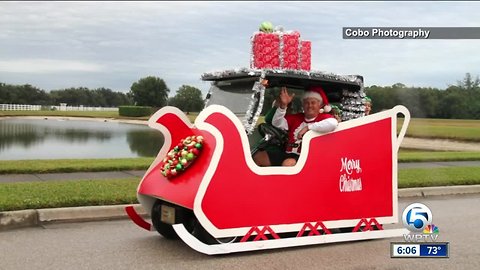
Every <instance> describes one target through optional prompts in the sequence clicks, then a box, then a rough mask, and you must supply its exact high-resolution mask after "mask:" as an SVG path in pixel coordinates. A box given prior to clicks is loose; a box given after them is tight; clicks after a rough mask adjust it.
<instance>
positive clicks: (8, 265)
mask: <svg viewBox="0 0 480 270" xmlns="http://www.w3.org/2000/svg"><path fill="white" fill-rule="evenodd" d="M414 202H419V203H423V204H425V205H427V206H428V207H429V208H430V209H431V211H432V215H433V223H434V224H435V225H436V226H437V227H438V228H439V231H440V232H439V236H438V239H437V242H449V243H450V252H449V255H450V257H449V258H391V257H390V243H391V242H404V239H403V237H398V238H387V239H379V240H368V241H357V242H348V243H335V244H325V245H313V246H308V247H297V248H284V249H274V250H265V251H255V252H245V253H237V254H230V255H221V256H207V255H204V254H201V253H198V252H196V251H194V250H193V249H191V248H190V247H189V246H187V245H186V244H184V243H183V242H182V241H180V240H178V241H171V240H167V239H165V238H163V237H161V236H160V235H158V234H157V233H156V232H148V231H145V230H143V229H140V228H139V227H137V226H136V225H134V224H133V223H132V222H130V221H129V220H117V221H102V222H83V223H68V224H49V225H44V226H41V227H32V228H24V229H17V230H12V231H4V232H1V231H0V269H2V270H3V269H4V270H14V269H15V270H16V269H72V270H82V269H115V270H122V269H138V270H141V269H156V270H161V269H188V270H191V269H198V270H203V269H205V270H214V269H292V270H293V269H307V270H309V269H312V270H318V269H392V270H394V269H461V270H470V269H472V270H473V269H475V270H477V269H480V250H479V248H478V239H480V235H479V230H478V228H479V227H480V208H479V207H472V205H476V204H478V202H479V195H478V194H476V195H468V196H467V195H462V196H440V197H427V198H404V199H400V200H399V207H398V209H399V214H400V215H401V214H402V212H403V209H405V207H406V206H407V205H409V204H410V203H414ZM391 226H392V227H393V228H402V222H401V218H400V222H399V223H397V224H394V225H391ZM385 228H387V226H385ZM389 228H391V227H389ZM387 229H388V228H387Z"/></svg>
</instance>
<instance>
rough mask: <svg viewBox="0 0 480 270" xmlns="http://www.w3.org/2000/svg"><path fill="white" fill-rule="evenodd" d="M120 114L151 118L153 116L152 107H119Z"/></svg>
mask: <svg viewBox="0 0 480 270" xmlns="http://www.w3.org/2000/svg"><path fill="white" fill-rule="evenodd" d="M118 114H119V115H120V116H131V117H140V116H149V115H151V114H152V107H148V106H119V107H118Z"/></svg>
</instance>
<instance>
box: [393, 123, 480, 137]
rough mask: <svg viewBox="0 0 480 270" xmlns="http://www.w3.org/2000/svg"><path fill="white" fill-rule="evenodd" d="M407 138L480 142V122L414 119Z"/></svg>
mask: <svg viewBox="0 0 480 270" xmlns="http://www.w3.org/2000/svg"><path fill="white" fill-rule="evenodd" d="M401 122H402V121H399V125H398V126H399V127H400V126H401ZM406 136H408V137H417V138H435V139H450V140H460V141H472V142H480V120H462V119H427V118H413V119H411V121H410V125H409V126H408V129H407V134H406Z"/></svg>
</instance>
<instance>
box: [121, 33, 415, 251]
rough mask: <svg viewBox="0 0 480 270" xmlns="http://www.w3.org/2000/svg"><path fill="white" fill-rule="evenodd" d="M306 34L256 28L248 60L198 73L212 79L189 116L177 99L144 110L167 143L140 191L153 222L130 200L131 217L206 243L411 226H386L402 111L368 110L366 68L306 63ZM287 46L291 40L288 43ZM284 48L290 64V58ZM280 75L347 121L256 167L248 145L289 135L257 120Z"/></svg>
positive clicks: (249, 245)
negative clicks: (315, 91)
mask: <svg viewBox="0 0 480 270" xmlns="http://www.w3.org/2000/svg"><path fill="white" fill-rule="evenodd" d="M259 36H264V37H266V38H267V39H270V41H265V38H259ZM292 36H293V37H292ZM289 38H293V40H294V41H295V40H296V42H293V43H292V44H293V45H292V44H291V42H290V41H289ZM259 40H260V41H259ZM272 40H274V41H275V42H273V43H272ZM276 41H278V43H276ZM259 43H260V45H262V44H263V45H262V46H263V47H262V48H260V49H258V46H260V45H259ZM302 43H304V42H303V41H301V40H300V35H299V34H298V33H297V32H295V33H294V34H292V33H290V32H285V31H275V32H271V33H265V32H257V33H255V34H254V35H253V37H252V59H251V66H250V67H249V68H242V69H234V70H224V71H219V72H211V73H205V74H203V75H202V79H203V80H205V81H210V82H211V88H210V90H209V93H208V95H207V98H206V102H205V108H204V109H203V110H202V111H201V112H200V113H199V115H198V116H197V117H196V119H195V121H194V123H192V122H191V121H190V120H189V119H188V117H187V116H186V115H185V114H184V113H183V112H182V111H180V110H179V109H178V108H175V107H164V108H161V109H160V110H159V111H157V112H156V113H155V114H154V115H152V116H151V118H150V120H149V126H150V127H152V128H154V129H157V130H158V131H159V132H161V133H162V134H163V135H164V139H165V143H164V145H163V147H162V148H161V150H160V152H159V154H158V156H157V158H156V159H155V161H154V162H153V163H152V165H151V166H150V168H149V169H148V170H147V172H146V173H145V175H144V177H143V179H142V181H141V183H140V185H139V186H138V190H137V197H138V201H139V202H140V203H141V205H142V206H143V208H144V209H145V210H146V211H147V213H149V214H150V216H151V224H150V222H148V221H147V220H145V219H143V218H142V217H141V216H139V215H138V214H137V213H136V212H135V210H134V208H133V207H131V206H130V207H127V208H126V211H127V213H128V215H129V216H130V218H131V219H132V220H133V221H134V222H135V223H136V224H137V225H139V226H141V227H143V228H145V229H147V230H156V231H157V232H159V233H160V234H161V235H163V236H164V237H166V238H181V239H182V240H183V241H184V242H185V243H187V244H188V245H189V246H190V247H192V248H193V249H195V250H197V251H199V252H202V253H205V254H222V253H232V252H240V251H251V250H261V249H271V248H283V247H292V246H304V245H314V244H321V243H331V242H342V241H355V240H362V239H375V238H385V237H396V236H401V235H402V234H404V233H406V231H405V229H401V228H398V229H385V228H384V225H386V224H395V223H397V222H398V205H397V199H398V196H397V152H398V149H399V147H400V143H401V141H402V139H403V137H404V135H405V132H406V129H407V126H408V123H409V119H410V116H409V112H408V110H407V109H406V108H405V107H403V106H396V107H394V108H392V109H390V110H386V111H382V112H378V113H374V114H371V115H368V116H365V114H364V111H365V108H364V105H363V104H364V98H365V93H364V91H363V77H362V76H359V75H349V76H341V75H336V74H331V73H325V72H319V71H312V70H310V64H309V63H310V56H309V55H310V52H309V50H307V49H305V47H309V46H308V45H304V46H305V47H301V46H300V44H302ZM265 44H267V45H271V46H272V48H270V49H269V50H267V54H266V55H267V56H268V55H270V56H271V57H267V58H268V60H269V61H270V62H268V61H267V62H268V63H267V64H265V61H263V62H261V61H260V62H259V61H257V60H258V58H262V57H264V58H265V54H261V52H264V51H265V50H264V47H265V46H264V45H265ZM291 45H292V46H293V47H294V50H286V49H288V48H290V47H291ZM267 47H268V46H267ZM295 48H296V49H295ZM272 50H273V51H275V52H277V50H279V51H280V52H279V53H271V51H272ZM301 52H302V53H301ZM290 54H292V55H293V56H294V57H293V58H294V60H293V62H294V63H296V66H293V67H291V66H290V67H288V68H286V67H285V65H286V64H287V63H288V62H289V61H291V60H292V58H291V57H289V56H290ZM299 55H300V56H299ZM295 57H296V58H295ZM271 58H274V59H277V60H278V63H277V62H275V61H273V62H272V61H271ZM295 59H296V60H295ZM302 61H303V62H302ZM269 63H274V64H273V65H272V64H269ZM266 82H268V83H266ZM283 86H286V87H287V88H289V89H292V90H297V91H300V92H301V91H303V90H304V89H307V88H309V87H311V86H321V87H322V88H323V89H324V90H325V93H326V94H327V96H328V99H329V101H330V103H338V104H339V107H341V108H342V112H341V119H342V121H341V122H340V123H339V125H338V127H337V128H336V129H335V130H334V131H333V132H329V133H326V134H319V133H316V132H314V131H308V132H307V133H306V134H305V135H304V137H303V141H302V152H301V154H300V157H299V159H298V162H297V164H296V165H295V166H293V167H281V166H270V167H260V166H258V165H256V164H255V162H254V161H253V158H252V155H253V154H254V153H255V152H256V151H258V150H259V149H262V148H264V147H266V146H269V145H275V146H278V147H281V146H282V144H283V143H284V141H283V138H282V137H284V134H283V133H282V131H281V130H278V129H276V128H274V127H272V126H270V125H269V124H266V123H262V124H260V125H259V123H258V120H259V118H260V116H261V113H262V110H263V111H264V107H265V106H268V107H271V104H267V103H265V97H268V94H269V93H270V92H271V91H275V89H278V88H279V87H283ZM264 103H265V104H264ZM399 115H401V116H402V117H403V118H404V119H403V121H402V126H401V128H400V130H399V132H397V118H398V116H399ZM259 127H260V128H259Z"/></svg>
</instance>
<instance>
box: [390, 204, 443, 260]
mask: <svg viewBox="0 0 480 270" xmlns="http://www.w3.org/2000/svg"><path fill="white" fill-rule="evenodd" d="M432 218H433V216H432V211H431V210H430V208H428V207H427V206H426V205H424V204H421V203H412V204H410V205H408V206H407V207H406V208H405V210H404V211H403V214H402V221H403V226H404V227H405V228H407V229H408V230H409V231H410V232H409V234H404V235H403V237H404V239H405V242H392V243H390V257H391V258H449V254H450V246H449V243H448V242H436V241H437V239H438V236H439V233H440V229H439V228H438V227H437V226H435V224H433V223H432Z"/></svg>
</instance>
